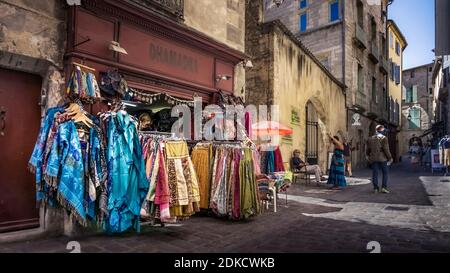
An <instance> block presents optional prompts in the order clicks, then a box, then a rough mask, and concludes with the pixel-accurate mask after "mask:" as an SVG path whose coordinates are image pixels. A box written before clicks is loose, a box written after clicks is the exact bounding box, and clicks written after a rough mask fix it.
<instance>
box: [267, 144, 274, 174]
mask: <svg viewBox="0 0 450 273" xmlns="http://www.w3.org/2000/svg"><path fill="white" fill-rule="evenodd" d="M273 172H275V152H274V151H272V150H271V151H268V152H267V173H273Z"/></svg>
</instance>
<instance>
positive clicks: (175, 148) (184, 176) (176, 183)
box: [165, 141, 200, 217]
mask: <svg viewBox="0 0 450 273" xmlns="http://www.w3.org/2000/svg"><path fill="white" fill-rule="evenodd" d="M165 148H166V156H167V166H168V167H167V168H168V180H169V189H170V196H171V203H170V215H171V216H172V217H189V216H191V215H192V214H194V213H195V212H197V211H199V207H198V203H199V202H200V191H199V186H198V181H197V175H196V173H195V169H194V166H193V164H192V160H191V158H190V157H189V150H188V147H187V144H186V142H185V141H168V142H167V143H166V144H165Z"/></svg>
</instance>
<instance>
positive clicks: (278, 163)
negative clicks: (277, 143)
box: [274, 147, 284, 172]
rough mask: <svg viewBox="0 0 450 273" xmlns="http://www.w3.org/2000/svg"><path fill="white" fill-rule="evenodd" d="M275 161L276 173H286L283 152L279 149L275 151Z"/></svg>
mask: <svg viewBox="0 0 450 273" xmlns="http://www.w3.org/2000/svg"><path fill="white" fill-rule="evenodd" d="M274 161H275V163H274V165H275V172H284V163H283V157H282V156H281V150H280V148H279V147H277V148H276V149H275V151H274Z"/></svg>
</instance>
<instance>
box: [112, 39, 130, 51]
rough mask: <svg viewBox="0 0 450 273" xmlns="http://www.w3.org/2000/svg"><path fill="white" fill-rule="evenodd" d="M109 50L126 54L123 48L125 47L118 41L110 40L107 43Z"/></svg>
mask: <svg viewBox="0 0 450 273" xmlns="http://www.w3.org/2000/svg"><path fill="white" fill-rule="evenodd" d="M109 50H112V51H114V52H118V53H122V54H128V52H127V51H126V50H125V48H123V47H121V46H120V44H119V42H116V41H111V43H110V44H109Z"/></svg>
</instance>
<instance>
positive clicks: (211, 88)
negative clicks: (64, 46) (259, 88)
mask: <svg viewBox="0 0 450 273" xmlns="http://www.w3.org/2000/svg"><path fill="white" fill-rule="evenodd" d="M68 29H69V37H68V38H69V39H68V52H67V54H66V57H67V62H66V64H67V71H71V70H72V69H73V66H72V63H73V62H77V63H82V64H84V65H86V66H89V67H92V68H94V69H95V70H96V76H97V77H98V78H99V77H100V75H99V72H101V71H108V70H110V69H112V68H116V69H118V70H119V73H120V74H121V75H123V76H124V77H125V79H126V81H127V83H128V85H129V87H131V88H136V89H140V90H144V91H147V92H149V93H161V92H163V93H166V94H169V95H171V96H174V97H177V98H180V99H188V100H192V98H193V96H194V94H196V95H198V96H200V97H202V99H203V101H204V102H205V103H212V102H214V100H215V99H216V95H217V92H218V90H222V91H223V92H226V93H230V94H231V93H233V82H234V81H233V78H234V68H235V66H236V65H237V64H238V63H239V62H241V61H243V60H244V59H245V55H244V54H243V53H241V52H239V51H237V50H234V49H231V48H229V47H227V46H225V45H223V44H221V43H219V42H216V41H214V40H212V39H211V38H209V37H206V36H205V35H203V34H200V33H199V32H197V31H195V30H192V29H190V28H188V27H186V26H185V25H184V24H181V23H178V22H176V21H174V20H170V19H166V18H164V17H162V16H158V15H155V14H152V13H150V12H146V11H145V9H143V8H137V7H136V6H135V5H132V4H130V3H128V2H126V1H102V0H88V1H83V5H82V6H77V7H73V8H72V9H71V10H70V14H69V28H68ZM113 41H115V42H117V43H114V42H113ZM112 43H113V44H112ZM122 49H124V50H125V51H126V52H127V54H124V53H120V51H121V50H122Z"/></svg>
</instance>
